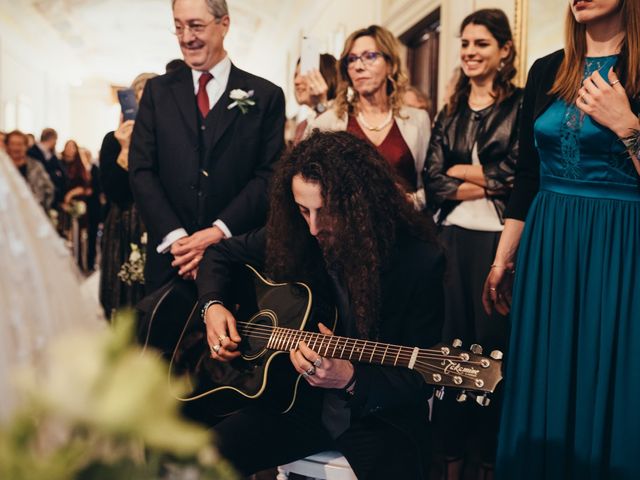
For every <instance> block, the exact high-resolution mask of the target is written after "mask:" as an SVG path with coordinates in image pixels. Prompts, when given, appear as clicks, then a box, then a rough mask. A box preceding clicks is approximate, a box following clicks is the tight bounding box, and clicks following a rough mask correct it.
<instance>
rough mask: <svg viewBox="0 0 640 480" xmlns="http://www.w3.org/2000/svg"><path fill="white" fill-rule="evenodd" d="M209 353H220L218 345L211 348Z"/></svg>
mask: <svg viewBox="0 0 640 480" xmlns="http://www.w3.org/2000/svg"><path fill="white" fill-rule="evenodd" d="M211 351H212V352H213V353H218V352H219V351H220V345H214V346H213V347H211Z"/></svg>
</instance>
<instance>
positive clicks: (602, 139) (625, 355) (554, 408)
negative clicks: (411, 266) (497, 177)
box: [484, 0, 640, 480]
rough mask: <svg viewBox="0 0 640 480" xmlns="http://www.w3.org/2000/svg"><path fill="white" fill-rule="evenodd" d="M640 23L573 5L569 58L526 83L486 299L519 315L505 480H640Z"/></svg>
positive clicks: (504, 440)
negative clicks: (636, 372)
mask: <svg viewBox="0 0 640 480" xmlns="http://www.w3.org/2000/svg"><path fill="white" fill-rule="evenodd" d="M638 19H640V2H638V1H634V0H592V1H589V2H585V1H581V2H576V1H570V2H569V7H568V9H567V19H566V23H565V25H566V32H565V39H566V40H565V48H564V50H563V51H562V50H561V51H558V52H555V53H553V54H551V55H548V56H546V57H544V58H542V59H540V60H538V61H536V62H535V63H534V65H533V66H532V67H531V71H530V72H529V78H528V81H527V86H526V89H525V95H524V104H523V108H522V121H521V133H520V151H521V155H520V161H519V163H518V169H517V173H516V181H515V188H514V192H513V195H512V197H511V200H510V202H509V208H508V209H507V212H506V216H507V218H508V219H507V222H506V225H505V229H504V232H503V233H502V238H501V239H500V244H499V245H498V251H497V253H496V256H495V260H494V265H493V267H492V269H491V272H490V273H489V276H488V278H487V282H486V285H485V290H484V299H485V302H486V306H487V308H488V309H489V310H493V309H496V310H498V311H500V312H503V313H505V312H507V311H508V310H509V307H510V306H511V319H512V327H511V341H510V347H509V348H510V356H509V358H508V364H507V371H506V385H505V391H504V395H505V396H504V409H503V414H502V420H501V425H500V441H499V447H498V462H497V477H498V478H501V479H511V478H518V479H523V480H527V479H547V480H554V479H557V480H560V479H565V478H581V479H605V478H610V479H614V478H615V479H617V480H631V479H635V478H638V458H640V442H638V441H637V439H636V438H634V436H633V435H630V432H631V431H635V430H636V428H637V427H638V426H640V411H639V410H638V408H637V399H638V397H639V396H640V384H638V382H636V381H634V380H632V378H631V377H629V371H630V370H632V369H633V368H634V366H635V365H637V360H636V355H637V351H638V347H639V346H640V322H638V320H639V319H640V295H638V292H640V255H639V254H638V253H639V252H638V247H639V246H640V190H639V189H638V185H639V183H640V158H639V155H640V149H639V145H640V142H639V140H640V136H639V135H640V134H639V130H640V121H639V119H638V114H639V113H640V22H639V21H638ZM625 147H626V148H625ZM516 253H517V257H516ZM514 269H515V270H516V272H515V283H513V297H512V290H511V286H512V279H513V273H514V272H513V270H514ZM511 300H513V302H511Z"/></svg>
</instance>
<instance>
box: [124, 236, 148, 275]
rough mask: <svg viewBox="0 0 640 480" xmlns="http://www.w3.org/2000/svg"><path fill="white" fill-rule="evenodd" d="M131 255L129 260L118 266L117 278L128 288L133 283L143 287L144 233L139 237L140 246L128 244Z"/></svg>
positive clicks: (145, 246)
mask: <svg viewBox="0 0 640 480" xmlns="http://www.w3.org/2000/svg"><path fill="white" fill-rule="evenodd" d="M129 246H130V247H131V253H129V259H128V260H127V261H126V262H124V263H123V264H122V265H121V266H120V270H119V271H118V278H119V279H120V280H121V281H123V282H124V283H126V284H127V285H128V286H131V285H133V284H134V283H140V284H142V285H144V264H145V262H146V261H147V234H146V232H145V233H143V234H142V237H140V245H139V246H138V245H137V244H135V243H131V244H129Z"/></svg>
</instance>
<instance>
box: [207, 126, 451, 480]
mask: <svg viewBox="0 0 640 480" xmlns="http://www.w3.org/2000/svg"><path fill="white" fill-rule="evenodd" d="M400 181H401V180H399V179H398V178H397V177H396V176H395V175H394V174H393V173H392V170H391V168H390V167H389V165H388V164H387V163H386V162H385V160H384V159H383V158H382V157H381V156H380V155H379V154H378V153H377V151H376V149H375V148H374V147H373V146H372V145H370V144H368V143H367V142H364V141H362V140H359V139H356V138H355V137H353V136H351V135H350V134H348V133H344V132H338V133H318V132H316V133H314V134H313V135H312V136H311V137H310V138H308V139H307V140H305V141H303V142H302V143H300V144H299V145H298V146H297V147H296V148H295V149H294V150H293V151H292V152H291V153H290V154H289V155H288V156H287V157H285V158H283V159H282V160H281V162H280V163H279V166H278V168H277V172H276V174H275V177H274V179H273V183H272V186H271V198H270V208H269V210H270V213H269V219H268V222H267V226H266V227H265V228H264V229H262V230H259V231H256V232H253V233H249V234H246V235H243V236H238V237H233V238H230V239H228V240H225V241H223V242H221V243H220V244H218V245H215V246H211V247H210V248H209V249H208V250H207V251H206V254H205V256H204V259H203V260H202V264H201V266H200V269H199V272H198V277H197V285H198V292H199V295H200V299H199V301H200V308H202V313H203V317H204V320H205V323H206V329H207V342H208V344H209V347H210V349H211V357H212V358H213V359H215V360H219V361H220V362H229V361H232V360H234V359H235V358H237V357H238V356H239V355H240V352H239V350H238V346H239V345H240V342H241V336H240V335H239V333H238V323H237V322H236V320H235V318H234V315H233V314H232V313H231V312H230V311H229V309H228V308H230V309H231V308H232V307H231V305H233V302H230V299H229V291H230V281H231V280H230V276H231V275H230V272H231V269H232V267H233V265H236V264H238V263H248V264H250V265H252V266H254V267H256V268H259V269H261V270H262V271H264V272H265V274H266V275H268V276H269V278H271V279H273V280H274V281H278V282H295V281H301V282H305V283H306V284H307V285H309V286H311V287H312V288H313V291H314V294H315V293H316V292H325V293H326V294H327V295H329V296H330V297H331V298H332V300H333V303H334V304H335V305H336V308H337V311H338V323H337V326H336V327H335V333H336V334H338V335H343V336H348V337H355V338H360V339H367V340H371V341H372V342H377V341H381V342H388V343H393V344H397V345H407V346H412V347H413V346H416V347H429V346H432V345H434V344H436V343H437V342H438V340H439V338H440V330H441V325H442V312H443V299H442V294H443V291H442V290H443V286H442V285H443V271H444V256H443V253H442V251H441V249H440V248H439V246H438V244H437V241H436V237H435V234H434V231H433V227H432V223H431V222H430V221H429V220H428V218H427V217H425V216H423V215H421V214H419V213H417V212H415V211H414V210H413V207H412V205H411V204H410V203H409V202H408V201H407V199H406V198H405V195H404V193H403V191H402V189H401V188H400V187H399V183H400ZM227 307H228V308H227ZM329 322H330V319H327V320H326V321H325V322H324V323H325V324H322V323H320V324H319V325H318V328H319V329H320V332H321V333H324V334H332V331H331V330H330V329H329V327H328V326H327V325H329V326H330V325H331V324H330V323H329ZM317 350H322V348H319V349H317ZM325 355H326V353H325ZM372 355H373V354H372ZM290 360H291V364H292V365H293V368H295V370H296V371H297V372H298V373H299V374H301V375H302V376H303V378H304V380H306V385H304V388H300V389H299V391H298V394H297V398H296V402H295V405H294V407H293V408H292V409H291V410H289V411H288V412H287V413H284V414H283V413H280V412H277V411H273V410H271V409H270V408H269V407H268V406H267V405H256V406H253V407H250V408H245V409H243V410H241V411H239V412H236V413H234V414H232V415H230V416H227V417H226V418H224V419H223V420H221V421H220V422H218V423H217V424H216V425H215V427H214V430H215V432H216V436H217V439H218V441H219V443H220V445H219V447H220V449H221V452H222V454H223V455H224V456H225V457H227V458H228V459H229V460H230V461H231V462H232V463H233V464H234V465H235V466H236V467H237V468H238V470H239V471H240V472H242V473H243V474H250V473H253V472H256V471H260V470H263V469H266V468H269V467H273V466H276V465H281V464H285V463H288V462H291V461H294V460H297V459H299V458H302V457H305V456H307V455H310V454H313V453H317V452H320V451H324V450H338V451H340V452H341V453H342V454H343V455H344V456H345V457H346V458H347V460H348V461H349V463H350V464H351V467H352V468H353V470H354V471H355V473H356V475H357V476H358V478H359V479H361V480H363V479H383V478H384V479H390V478H402V479H422V478H427V476H428V469H427V464H428V458H429V456H430V454H429V432H428V414H429V412H428V404H427V399H428V397H429V396H430V394H431V388H430V387H428V386H426V385H425V384H424V381H423V379H422V377H421V376H420V375H419V374H417V373H416V372H415V371H412V370H409V369H407V368H394V367H392V366H382V365H364V364H361V363H352V362H350V361H348V360H342V359H331V358H324V357H323V356H321V355H320V354H319V353H318V352H316V351H314V350H312V349H311V348H310V347H309V346H308V345H307V344H306V343H305V342H300V343H299V345H298V348H297V349H295V350H292V351H291V352H290ZM287 368H288V366H287ZM301 383H303V384H304V383H305V382H301Z"/></svg>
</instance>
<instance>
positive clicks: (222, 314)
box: [204, 303, 240, 362]
mask: <svg viewBox="0 0 640 480" xmlns="http://www.w3.org/2000/svg"><path fill="white" fill-rule="evenodd" d="M204 323H205V324H206V325H207V342H208V343H209V350H211V358H213V359H214V360H220V361H221V362H228V361H230V360H233V359H234V358H236V357H238V356H240V352H239V351H238V344H239V343H240V335H238V330H237V329H236V319H235V318H234V316H233V314H232V313H231V312H230V311H229V310H227V309H226V308H225V307H224V305H221V304H219V303H215V304H213V305H211V306H210V307H209V308H207V311H206V313H205V320H204Z"/></svg>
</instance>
